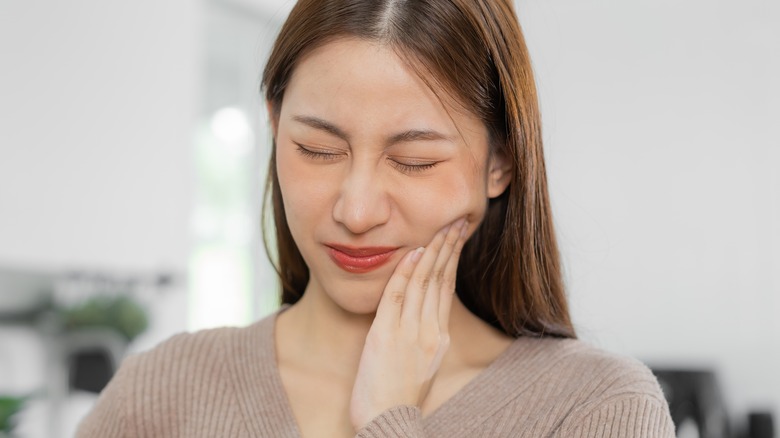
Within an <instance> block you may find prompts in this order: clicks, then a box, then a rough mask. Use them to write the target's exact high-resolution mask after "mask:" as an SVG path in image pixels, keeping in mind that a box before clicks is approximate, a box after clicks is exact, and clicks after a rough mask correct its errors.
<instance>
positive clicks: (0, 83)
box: [0, 0, 204, 436]
mask: <svg viewBox="0 0 780 438" xmlns="http://www.w3.org/2000/svg"><path fill="white" fill-rule="evenodd" d="M201 15H202V4H201V2H197V1H196V2H193V1H190V0H174V1H164V2H159V1H150V0H143V1H133V2H103V1H97V0H74V1H68V2H55V1H49V2H30V1H24V0H8V1H2V2H0V263H1V264H4V265H12V266H23V267H30V268H46V269H53V270H60V269H73V268H81V269H104V270H108V271H113V272H119V273H123V272H143V271H156V270H159V269H164V270H171V271H174V272H176V273H178V274H181V275H183V276H185V278H186V270H187V263H188V257H189V246H190V242H189V221H190V203H191V196H192V193H191V192H192V181H191V179H192V166H191V147H192V146H191V145H192V142H191V136H192V133H193V125H194V118H195V116H196V115H197V114H198V110H199V105H200V103H201V96H200V90H201V86H202V84H201V83H200V76H201V75H202V72H203V70H204V66H203V63H202V59H201V46H202V43H203V39H204V36H203V35H202V31H201V20H202V16H201ZM151 312H152V317H153V319H152V321H153V326H152V327H151V330H150V331H149V333H148V334H147V335H146V336H145V337H144V338H143V339H141V340H140V342H139V343H137V344H136V345H135V347H134V348H144V347H146V346H149V345H151V344H154V343H156V342H159V340H161V339H162V338H165V337H168V336H170V334H171V333H172V332H175V331H179V330H182V329H184V327H185V321H186V295H185V289H184V285H183V284H181V285H180V287H179V288H178V289H177V290H175V291H172V292H171V293H168V294H166V295H163V296H162V297H161V298H160V299H159V300H158V301H157V302H156V304H155V307H153V308H152V309H151ZM9 333H10V334H9ZM14 333H15V332H13V331H12V332H8V331H6V332H3V333H0V339H10V340H11V341H15V342H12V343H11V344H7V343H4V344H3V345H2V346H0V348H10V349H11V350H12V351H13V352H14V356H15V357H17V358H26V359H28V360H29V361H31V362H30V363H29V364H27V365H19V366H11V367H8V368H10V369H14V370H21V371H26V372H27V374H24V373H22V374H24V375H17V376H7V375H3V376H0V384H2V386H3V388H2V389H3V390H9V388H10V389H11V390H14V389H15V390H18V391H28V390H30V389H35V386H36V385H40V383H41V380H40V378H41V377H42V376H40V375H39V373H38V372H37V371H36V370H38V369H39V368H42V365H41V364H39V363H38V361H39V360H40V357H43V356H42V354H41V352H40V351H39V348H40V346H37V345H35V344H34V342H32V341H31V340H30V339H34V338H32V337H31V338H26V337H23V336H22V335H21V334H19V335H17V334H14ZM3 334H6V335H8V336H5V337H3V336H2V335H3ZM20 360H23V359H20ZM17 365H18V364H17ZM31 365H32V366H31ZM4 368H5V367H4ZM16 382H23V383H24V384H25V385H28V386H30V388H21V387H19V385H16V386H14V384H15V383H16ZM41 412H45V411H40V412H38V413H41ZM41 416H42V417H43V418H46V415H45V413H43V414H42V415H41ZM75 418H78V417H77V415H74V416H72V417H71V418H70V419H68V418H66V419H64V423H63V427H64V428H65V429H63V430H66V429H68V428H71V427H73V426H74V424H73V423H74V421H75ZM38 420H40V418H39V419H38ZM44 425H45V423H42V422H40V421H38V424H37V425H34V426H33V427H32V428H30V427H29V425H26V426H25V427H26V428H25V429H24V430H23V431H20V432H22V434H23V435H24V436H41V435H42V434H45V426H44ZM36 427H37V428H36ZM47 436H48V435H47ZM63 436H70V434H69V433H65V434H64V435H63Z"/></svg>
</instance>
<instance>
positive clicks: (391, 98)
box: [282, 38, 481, 129]
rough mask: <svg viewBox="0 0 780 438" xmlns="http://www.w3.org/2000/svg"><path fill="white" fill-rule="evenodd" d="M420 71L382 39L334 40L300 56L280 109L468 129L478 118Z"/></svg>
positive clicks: (346, 120) (338, 116) (339, 116)
mask: <svg viewBox="0 0 780 438" xmlns="http://www.w3.org/2000/svg"><path fill="white" fill-rule="evenodd" d="M419 71H420V70H418V69H415V68H412V66H411V65H410V64H409V62H407V60H406V59H404V58H402V57H401V56H399V55H398V53H397V52H396V51H395V50H394V49H393V48H392V47H390V46H388V45H386V44H382V43H378V42H373V41H368V40H363V39H356V38H341V39H337V40H334V41H331V42H329V43H327V44H325V45H322V46H320V47H318V48H316V49H314V50H312V51H311V52H310V53H308V54H307V55H306V56H304V57H303V58H302V59H301V60H300V61H299V63H298V64H297V66H296V68H295V71H294V72H293V74H292V77H291V79H290V82H289V84H288V86H287V89H286V91H285V95H284V99H283V103H282V114H283V115H284V113H299V112H301V111H305V112H307V113H311V112H313V113H316V114H319V115H324V116H328V117H337V118H341V119H343V120H344V122H347V123H348V122H349V121H350V120H361V121H363V123H366V122H365V121H370V122H378V121H379V120H385V121H386V122H387V123H388V124H405V125H408V124H415V123H416V124H434V125H438V127H439V128H440V129H442V128H443V126H444V125H451V126H450V128H452V129H468V128H471V126H470V125H472V124H473V123H474V122H475V121H477V120H476V117H475V116H474V115H473V114H471V113H470V112H468V111H464V110H463V109H462V108H461V107H460V106H459V105H457V104H455V103H454V102H453V99H451V98H450V97H449V94H448V93H446V92H444V91H443V90H442V89H441V88H439V87H437V85H436V84H435V81H434V80H433V78H432V77H429V76H425V79H423V77H422V76H421V74H419ZM335 121H337V120H335ZM477 122H478V121H477ZM479 124H480V125H481V123H479ZM455 125H457V126H455Z"/></svg>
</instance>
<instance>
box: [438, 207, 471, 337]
mask: <svg viewBox="0 0 780 438" xmlns="http://www.w3.org/2000/svg"><path fill="white" fill-rule="evenodd" d="M468 229H469V223H468V222H466V223H464V224H463V226H462V227H461V229H460V234H459V236H458V239H457V242H456V243H455V246H454V247H453V249H452V254H451V255H450V258H449V260H447V266H446V267H445V268H444V284H442V286H441V294H437V295H440V297H439V300H440V301H439V306H438V309H437V311H438V321H439V327H440V330H442V331H443V332H444V333H449V327H450V309H451V308H452V298H453V296H454V295H455V282H456V280H457V275H458V261H459V260H460V254H461V252H462V251H463V245H464V244H465V243H466V235H467V234H468Z"/></svg>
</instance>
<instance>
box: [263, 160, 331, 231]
mask: <svg viewBox="0 0 780 438" xmlns="http://www.w3.org/2000/svg"><path fill="white" fill-rule="evenodd" d="M287 149H288V150H284V149H281V150H280V149H277V155H276V174H277V176H278V178H279V186H280V189H281V192H282V199H283V201H284V210H285V213H286V216H287V223H288V225H289V226H290V228H291V230H293V229H297V228H299V227H300V226H301V225H302V224H300V223H306V224H307V225H306V226H307V227H312V226H313V224H311V223H309V220H310V218H316V217H321V216H322V215H323V214H325V213H324V212H323V209H324V208H325V207H326V203H327V199H329V197H330V196H329V193H330V190H331V189H330V187H329V186H328V184H326V181H323V179H322V178H321V177H317V176H316V175H315V174H314V173H313V172H311V171H310V169H306V166H305V165H304V164H303V163H302V162H301V160H299V159H297V158H298V157H296V156H295V155H294V154H297V152H296V151H294V150H289V148H287Z"/></svg>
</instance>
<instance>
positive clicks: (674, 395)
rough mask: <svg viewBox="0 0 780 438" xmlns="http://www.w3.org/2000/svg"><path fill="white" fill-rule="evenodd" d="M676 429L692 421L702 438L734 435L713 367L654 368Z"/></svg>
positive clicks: (719, 437) (722, 437) (728, 437)
mask: <svg viewBox="0 0 780 438" xmlns="http://www.w3.org/2000/svg"><path fill="white" fill-rule="evenodd" d="M653 374H655V376H656V377H657V378H658V383H659V384H660V385H661V388H662V389H663V391H664V396H666V401H667V402H669V410H670V411H671V414H672V421H674V425H675V427H676V428H678V429H679V428H680V425H682V424H684V423H688V422H693V424H694V425H695V426H696V427H697V429H698V431H699V435H700V436H701V437H702V438H731V437H732V432H731V429H730V427H729V419H728V411H727V409H726V404H725V402H724V400H723V397H722V396H721V392H720V388H719V386H718V382H717V379H716V378H715V373H714V372H712V371H710V370H679V369H659V368H655V369H653Z"/></svg>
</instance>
